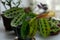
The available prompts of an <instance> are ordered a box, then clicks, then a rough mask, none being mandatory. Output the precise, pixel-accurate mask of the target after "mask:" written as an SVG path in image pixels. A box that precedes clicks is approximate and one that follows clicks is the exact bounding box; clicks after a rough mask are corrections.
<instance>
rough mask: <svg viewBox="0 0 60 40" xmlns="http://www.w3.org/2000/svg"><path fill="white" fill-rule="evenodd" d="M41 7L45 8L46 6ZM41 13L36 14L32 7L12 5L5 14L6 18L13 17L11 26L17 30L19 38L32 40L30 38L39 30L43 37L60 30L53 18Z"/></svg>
mask: <svg viewBox="0 0 60 40" xmlns="http://www.w3.org/2000/svg"><path fill="white" fill-rule="evenodd" d="M14 4H15V3H14ZM39 7H40V6H39ZM41 8H43V9H45V8H44V7H41ZM46 13H47V14H48V13H49V12H43V13H41V14H46ZM41 14H40V15H36V14H34V13H33V12H32V10H31V8H30V7H28V8H20V7H18V6H16V7H11V6H10V9H8V10H6V11H5V12H4V14H3V15H4V16H5V17H6V18H12V20H11V26H12V27H13V28H14V30H15V31H16V34H17V36H18V40H30V39H31V40H32V39H33V37H34V36H35V34H36V32H37V31H38V32H39V34H40V35H42V36H43V37H48V36H49V35H50V32H51V31H52V32H57V31H59V30H60V28H57V29H58V30H57V29H55V28H56V27H54V26H56V25H55V22H54V23H51V22H52V20H51V19H50V20H49V19H48V18H46V17H45V16H43V15H42V16H43V17H42V16H41ZM46 16H49V15H46ZM44 17H45V18H44ZM50 24H52V25H53V26H52V27H51V25H50ZM53 27H54V29H55V30H57V31H55V30H54V29H52V30H51V28H53Z"/></svg>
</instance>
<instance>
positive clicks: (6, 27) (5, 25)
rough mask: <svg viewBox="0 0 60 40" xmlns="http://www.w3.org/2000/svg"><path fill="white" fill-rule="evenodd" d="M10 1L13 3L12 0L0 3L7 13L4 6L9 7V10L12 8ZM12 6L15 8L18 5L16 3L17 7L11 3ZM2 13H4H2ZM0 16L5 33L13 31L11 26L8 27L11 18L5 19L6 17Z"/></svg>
mask: <svg viewBox="0 0 60 40" xmlns="http://www.w3.org/2000/svg"><path fill="white" fill-rule="evenodd" d="M12 1H13V0H5V2H4V1H1V3H2V4H3V6H4V7H5V9H6V11H7V7H6V5H7V6H9V7H10V8H12ZM6 3H7V4H6ZM13 4H14V5H15V6H16V7H18V6H19V4H20V3H18V5H16V3H14V2H13ZM3 13H4V12H3ZM1 16H2V18H3V23H4V27H5V30H6V31H11V30H13V29H12V27H11V25H10V22H11V20H12V18H7V17H5V16H4V14H1Z"/></svg>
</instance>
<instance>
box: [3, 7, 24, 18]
mask: <svg viewBox="0 0 60 40" xmlns="http://www.w3.org/2000/svg"><path fill="white" fill-rule="evenodd" d="M23 11H24V10H23V8H17V7H13V8H11V9H8V10H6V11H5V12H4V16H5V17H7V18H14V17H16V16H17V15H18V14H21V13H20V12H23Z"/></svg>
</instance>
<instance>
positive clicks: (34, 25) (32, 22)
mask: <svg viewBox="0 0 60 40" xmlns="http://www.w3.org/2000/svg"><path fill="white" fill-rule="evenodd" d="M29 27H30V29H29V34H28V36H29V37H31V38H32V37H34V35H35V34H36V32H37V27H38V23H37V20H36V17H34V18H32V19H31V20H30V21H29Z"/></svg>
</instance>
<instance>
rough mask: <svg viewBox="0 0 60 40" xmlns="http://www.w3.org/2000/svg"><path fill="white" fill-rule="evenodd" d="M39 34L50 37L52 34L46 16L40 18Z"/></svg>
mask: <svg viewBox="0 0 60 40" xmlns="http://www.w3.org/2000/svg"><path fill="white" fill-rule="evenodd" d="M39 34H40V35H42V36H43V37H48V36H49V35H50V25H49V22H48V20H47V19H46V18H40V19H39Z"/></svg>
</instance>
